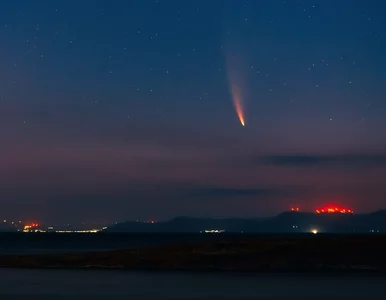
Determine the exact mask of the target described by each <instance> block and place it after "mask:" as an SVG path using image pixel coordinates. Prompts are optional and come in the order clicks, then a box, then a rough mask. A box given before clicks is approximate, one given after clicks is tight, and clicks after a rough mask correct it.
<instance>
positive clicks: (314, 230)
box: [311, 229, 319, 234]
mask: <svg viewBox="0 0 386 300" xmlns="http://www.w3.org/2000/svg"><path fill="white" fill-rule="evenodd" d="M311 232H312V233H313V234H318V232H319V231H318V230H317V229H312V230H311Z"/></svg>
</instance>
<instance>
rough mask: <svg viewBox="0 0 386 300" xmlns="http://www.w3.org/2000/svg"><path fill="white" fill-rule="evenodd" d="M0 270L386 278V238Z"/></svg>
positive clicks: (205, 246)
mask: <svg viewBox="0 0 386 300" xmlns="http://www.w3.org/2000/svg"><path fill="white" fill-rule="evenodd" d="M0 267H2V268H38V269H52V268H56V269H110V270H111V269H115V270H152V271H198V272H202V271H208V272H217V271H218V272H253V273H256V272H257V273H277V272H283V273H336V274H340V273H346V274H347V273H361V274H362V273H372V274H382V275H386V236H383V235H382V236H381V235H374V236H371V235H369V236H357V235H352V236H341V235H320V234H318V235H295V236H271V237H270V236H260V237H253V236H238V237H236V236H231V237H229V236H228V237H227V236H224V237H222V238H218V237H216V238H215V239H214V240H213V241H204V242H197V243H181V244H176V245H162V246H154V247H146V248H133V249H127V250H115V251H101V252H89V253H69V254H41V255H3V256H0Z"/></svg>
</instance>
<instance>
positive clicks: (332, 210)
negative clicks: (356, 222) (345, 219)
mask: <svg viewBox="0 0 386 300" xmlns="http://www.w3.org/2000/svg"><path fill="white" fill-rule="evenodd" d="M316 213H317V214H321V213H330V214H335V213H341V214H352V213H354V211H353V210H352V209H349V208H345V207H337V206H326V207H322V208H318V209H317V210H316Z"/></svg>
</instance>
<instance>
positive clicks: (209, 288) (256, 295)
mask: <svg viewBox="0 0 386 300" xmlns="http://www.w3.org/2000/svg"><path fill="white" fill-rule="evenodd" d="M0 278H1V279H0V299H7V300H8V299H9V300H13V299H29V300H48V299H50V300H51V299H55V300H64V299H71V300H86V299H93V300H99V299H114V300H120V299H140V300H156V299H161V300H166V299H191V300H193V299H205V300H220V299H226V300H231V299H232V300H233V299H235V300H236V299H240V300H246V299H298V300H300V299H307V300H309V299H326V300H327V299H328V300H330V299H368V300H372V299H384V297H385V292H386V278H384V277H375V276H371V277H367V276H354V275H347V276H343V275H339V276H338V275H334V276H324V275H323V276H321V275H311V276H299V275H294V276H291V275H271V274H270V275H261V274H260V275H252V274H249V275H237V274H200V273H178V272H177V273H173V272H125V271H67V270H21V269H0Z"/></svg>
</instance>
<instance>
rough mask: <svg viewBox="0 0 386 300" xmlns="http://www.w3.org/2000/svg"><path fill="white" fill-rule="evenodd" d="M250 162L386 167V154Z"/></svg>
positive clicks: (274, 157) (269, 157)
mask: <svg viewBox="0 0 386 300" xmlns="http://www.w3.org/2000/svg"><path fill="white" fill-rule="evenodd" d="M248 160H249V161H250V162H254V163H259V164H264V165H272V166H279V167H287V166H288V167H346V168H347V167H348V168H350V167H354V168H355V167H377V166H386V154H374V155H368V154H359V155H357V154H344V155H267V156H261V157H251V158H249V159H248Z"/></svg>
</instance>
